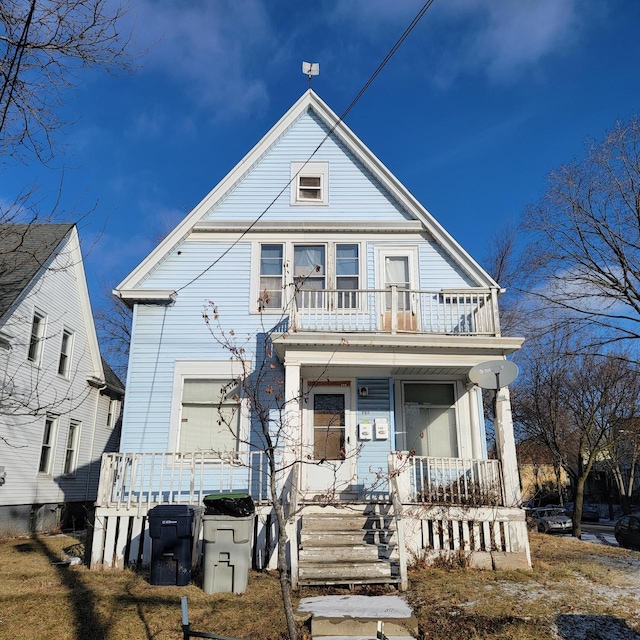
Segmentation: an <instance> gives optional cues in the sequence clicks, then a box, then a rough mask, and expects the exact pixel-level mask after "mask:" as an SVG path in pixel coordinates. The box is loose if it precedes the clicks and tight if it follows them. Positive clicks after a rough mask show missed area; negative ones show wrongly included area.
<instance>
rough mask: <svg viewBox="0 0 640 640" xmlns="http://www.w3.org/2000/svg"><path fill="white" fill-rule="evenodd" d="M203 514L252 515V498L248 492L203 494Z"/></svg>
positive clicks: (240, 516) (238, 516) (239, 516)
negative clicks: (204, 509)
mask: <svg viewBox="0 0 640 640" xmlns="http://www.w3.org/2000/svg"><path fill="white" fill-rule="evenodd" d="M203 502H204V504H205V506H206V511H205V515H208V516H217V515H221V516H232V517H235V518H242V517H244V516H250V515H253V514H254V513H255V511H256V509H255V506H254V504H253V500H252V499H251V496H250V495H249V494H248V493H239V492H238V493H211V494H209V495H208V496H205V497H204V499H203Z"/></svg>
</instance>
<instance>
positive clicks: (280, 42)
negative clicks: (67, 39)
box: [0, 0, 640, 306]
mask: <svg viewBox="0 0 640 640" xmlns="http://www.w3.org/2000/svg"><path fill="white" fill-rule="evenodd" d="M129 4H130V7H131V9H130V13H129V20H130V21H131V24H132V25H133V29H134V37H135V39H136V44H135V45H134V46H135V48H137V50H139V51H142V50H145V49H147V52H146V53H145V54H144V55H141V56H140V58H139V60H138V62H139V68H138V70H137V71H136V73H135V74H133V75H123V74H120V75H112V76H110V75H107V74H106V73H103V72H87V73H85V74H83V76H82V77H81V78H80V80H81V81H80V83H79V84H78V86H77V87H75V88H74V89H72V90H70V91H69V92H68V93H67V94H66V98H67V105H66V107H65V110H64V113H63V116H65V117H66V118H68V119H69V120H70V121H73V124H72V125H70V126H68V127H67V128H66V129H65V131H64V135H62V136H61V138H60V142H61V144H62V145H64V153H63V154H59V155H58V156H57V158H56V160H55V161H54V162H53V163H52V164H51V166H50V167H42V166H40V165H36V164H34V163H32V164H30V165H28V166H18V167H8V168H6V169H4V170H3V171H2V172H1V173H0V198H2V199H3V200H7V201H10V200H11V198H12V197H13V196H14V195H15V193H16V192H17V191H18V190H19V189H20V188H21V187H22V186H24V185H25V184H27V183H37V184H39V185H41V187H40V191H39V200H40V205H41V208H43V209H46V207H47V206H50V205H51V203H53V201H54V199H55V198H56V197H57V187H58V185H59V183H60V181H61V179H62V176H63V175H64V183H63V192H62V194H63V195H62V205H63V207H64V208H66V209H67V210H69V211H72V212H73V211H77V212H79V213H80V212H84V211H86V210H88V209H91V208H92V207H93V206H94V205H95V209H94V210H93V211H92V212H91V213H90V215H88V216H87V217H86V218H85V219H83V220H82V222H81V224H80V234H81V237H82V239H83V246H84V249H85V252H88V255H87V258H86V263H85V267H86V270H87V275H88V279H89V286H90V290H91V294H92V298H93V302H94V306H99V304H100V300H99V297H100V289H101V286H102V284H103V283H104V284H106V285H107V286H109V287H112V286H114V285H116V284H117V283H118V282H120V280H122V279H123V278H124V277H125V276H126V275H127V274H128V273H129V272H130V271H131V270H132V269H133V268H134V267H135V266H136V265H137V264H138V263H139V262H140V261H141V260H142V259H143V258H144V257H145V256H146V255H147V253H148V252H149V251H150V250H151V249H152V248H153V247H154V246H155V242H156V238H157V237H158V235H159V234H160V233H162V232H163V230H164V231H166V230H167V229H169V228H172V227H173V226H174V225H175V224H176V223H177V222H178V221H179V220H181V219H182V218H183V217H184V216H185V215H186V214H187V213H188V212H189V211H190V210H191V208H192V207H193V206H195V205H196V204H197V203H198V202H199V201H200V200H201V199H202V198H203V197H204V196H205V195H206V194H207V193H208V192H209V191H210V190H211V188H213V186H215V184H216V183H217V182H218V181H219V180H220V179H221V178H223V177H224V175H225V174H226V173H227V172H228V171H229V170H230V169H231V168H232V167H233V166H234V165H235V164H236V163H237V162H238V161H239V160H240V159H241V158H242V157H243V156H244V155H245V153H247V152H248V151H249V150H250V149H251V147H252V146H253V145H254V144H255V143H256V142H257V141H258V140H259V139H260V138H261V137H262V135H264V133H266V131H268V129H269V128H270V127H271V126H272V125H273V124H274V123H275V122H276V121H277V120H278V119H279V118H280V116H281V115H282V114H283V113H284V112H285V111H286V110H287V109H288V108H289V107H290V106H291V105H292V104H293V102H295V100H296V99H297V98H298V97H299V96H300V95H301V94H302V93H303V92H304V91H305V90H306V88H307V79H306V77H305V76H304V75H303V74H302V73H301V63H302V61H303V60H307V61H312V62H319V63H320V76H319V77H318V78H315V79H314V84H313V86H314V89H315V90H316V91H317V92H318V94H319V95H320V96H321V97H322V98H323V99H324V100H325V101H326V102H327V103H328V104H329V106H330V107H332V108H333V109H334V111H336V112H337V113H338V114H340V113H342V111H343V110H344V109H345V108H346V107H347V106H348V105H349V103H350V102H351V100H352V99H353V98H354V97H355V95H356V94H357V93H358V91H359V90H360V88H361V87H362V85H363V84H364V83H365V82H366V80H367V79H368V78H369V76H370V75H371V73H372V72H373V71H374V70H375V68H376V67H377V66H378V64H379V63H380V61H381V60H382V59H383V58H384V56H385V55H386V53H387V52H388V51H389V49H390V48H391V47H392V45H393V44H394V43H395V41H396V39H397V38H398V37H399V36H400V34H401V33H402V32H403V30H404V29H405V27H406V26H407V25H408V24H409V22H410V21H411V19H412V18H413V17H414V15H415V14H416V13H417V12H418V10H419V9H420V7H421V6H422V0H316V1H314V2H299V1H295V0H208V1H207V0H173V1H169V0H130V1H129ZM639 26H640V2H635V1H629V0H517V1H513V0H435V2H434V4H433V5H432V7H431V8H430V9H429V11H427V13H426V14H425V16H424V17H423V19H422V21H421V22H420V23H419V25H418V26H417V27H416V28H415V29H414V31H413V32H412V34H411V35H410V36H409V38H408V39H407V40H406V41H405V43H404V44H403V45H402V47H401V48H400V49H399V50H398V52H397V53H396V55H395V56H394V57H393V58H392V60H391V62H390V63H389V64H388V65H387V66H386V68H385V69H384V70H383V72H382V73H381V75H380V76H379V77H378V78H377V80H376V81H375V82H374V84H373V85H372V86H371V87H370V88H369V90H368V91H367V92H366V93H365V94H364V96H363V97H362V98H361V100H360V101H359V102H358V104H357V105H356V106H355V108H354V109H353V110H352V111H351V113H350V114H349V116H348V117H347V119H346V123H347V124H348V126H349V127H350V128H351V129H352V130H353V131H354V132H355V133H356V134H357V135H358V136H359V137H360V138H361V139H362V140H363V142H364V143H365V144H366V145H367V146H369V148H370V149H371V150H372V151H373V152H374V153H375V154H376V155H377V156H378V157H379V158H380V160H382V162H383V163H385V164H386V166H387V167H388V168H389V169H390V170H391V171H392V172H393V173H394V174H395V175H396V176H397V177H398V178H399V179H400V180H401V181H402V182H403V183H404V184H405V185H406V186H407V188H408V189H409V190H410V191H411V192H412V193H413V194H414V195H415V196H416V197H417V198H418V199H419V200H420V201H421V202H422V203H423V205H424V206H425V207H426V208H427V209H428V210H429V211H430V212H431V213H432V214H433V215H434V216H435V217H436V218H437V219H438V220H439V221H440V222H441V223H442V224H443V225H444V226H445V228H446V229H447V230H448V231H449V232H450V233H451V234H452V235H453V236H454V237H455V238H456V240H458V241H459V242H460V243H461V244H462V245H463V246H464V247H465V248H466V249H467V250H468V251H469V252H470V253H471V254H472V255H473V256H474V257H475V258H476V259H478V260H479V261H480V262H481V263H482V260H483V257H484V256H485V255H486V254H487V250H488V246H489V243H490V242H491V238H492V237H493V236H494V235H495V234H496V233H497V232H498V231H499V229H500V228H501V227H502V226H503V225H504V224H506V223H508V222H515V221H517V220H518V218H519V215H520V213H521V211H522V210H523V208H524V207H525V205H526V204H527V203H529V202H532V201H535V200H537V199H538V198H539V196H540V195H541V193H542V192H543V190H544V188H545V179H546V175H547V174H548V173H549V172H550V171H551V170H553V169H554V168H556V167H558V166H559V165H560V164H562V163H563V162H567V161H570V160H571V159H572V158H574V157H576V156H579V155H580V154H581V153H582V151H583V148H584V142H585V140H586V139H587V138H589V137H590V138H595V139H598V138H600V137H601V136H602V135H603V133H604V132H605V131H606V130H607V129H608V128H610V127H611V126H612V125H613V123H614V122H615V120H616V119H617V118H624V117H627V116H629V115H631V114H633V113H637V112H638V111H640V108H639V98H640V81H639V80H640V78H639V75H640V55H639V53H640V51H639V50H640V38H639V37H638V28H639ZM60 150H61V151H62V149H60ZM89 249H90V251H89Z"/></svg>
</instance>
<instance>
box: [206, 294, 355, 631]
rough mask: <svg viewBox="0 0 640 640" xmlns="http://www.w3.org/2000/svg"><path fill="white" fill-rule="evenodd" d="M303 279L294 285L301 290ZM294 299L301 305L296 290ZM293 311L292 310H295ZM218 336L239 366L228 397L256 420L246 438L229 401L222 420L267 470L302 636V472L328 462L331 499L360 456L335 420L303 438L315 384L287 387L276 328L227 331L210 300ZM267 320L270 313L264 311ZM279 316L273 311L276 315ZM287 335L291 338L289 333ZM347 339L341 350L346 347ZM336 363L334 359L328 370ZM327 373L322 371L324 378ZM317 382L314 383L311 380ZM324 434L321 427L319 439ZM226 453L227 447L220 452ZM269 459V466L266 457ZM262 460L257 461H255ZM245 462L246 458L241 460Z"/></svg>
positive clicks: (288, 603)
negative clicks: (293, 566) (294, 534)
mask: <svg viewBox="0 0 640 640" xmlns="http://www.w3.org/2000/svg"><path fill="white" fill-rule="evenodd" d="M300 286H301V283H300V282H297V283H296V284H295V285H294V288H295V289H296V293H297V292H298V288H299V287H300ZM268 304H269V295H268V293H267V292H266V291H265V292H263V294H262V296H261V298H260V300H259V301H258V308H259V310H260V311H263V310H264V308H265V307H266V306H267V305H268ZM291 304H295V293H294V294H293V296H292V302H291ZM289 310H290V309H289ZM288 314H289V311H288V310H286V309H285V310H284V311H283V313H282V316H280V317H279V320H278V319H276V320H275V322H273V323H270V325H271V324H273V326H275V327H276V330H277V331H278V332H280V333H283V332H282V327H283V326H284V322H285V319H286V316H288ZM203 317H204V320H205V322H206V323H207V325H208V327H209V330H210V331H211V335H212V336H213V338H214V340H215V341H216V342H217V343H218V344H219V345H220V346H221V347H222V348H223V349H224V350H225V351H226V352H228V353H229V355H230V356H231V358H232V360H233V361H234V362H235V363H236V364H237V365H238V366H239V368H240V373H239V375H238V376H237V377H236V378H235V379H234V380H233V381H231V382H230V383H229V384H228V385H226V386H225V387H224V388H223V389H222V394H221V395H222V399H224V398H225V397H228V395H229V394H231V395H232V397H233V398H234V399H236V400H238V401H240V400H242V401H244V403H245V404H244V407H243V409H240V411H245V412H246V415H245V417H246V419H247V421H248V422H249V423H250V425H251V426H250V429H249V433H248V434H246V435H245V436H244V437H243V435H242V433H241V429H240V427H239V425H238V421H237V419H236V416H235V415H234V414H233V413H229V411H228V406H227V407H223V406H222V402H223V400H222V399H221V404H220V405H219V419H218V424H219V425H220V426H222V427H224V428H226V429H228V430H230V431H231V433H232V435H233V437H234V439H235V440H236V441H237V442H240V443H242V444H243V445H244V446H245V447H246V448H247V450H248V451H249V454H250V456H249V460H248V463H247V464H248V465H249V467H250V469H251V471H252V472H253V473H254V474H256V473H258V474H263V476H264V480H265V481H266V484H267V491H268V496H269V500H270V503H271V505H272V507H273V511H274V514H275V518H276V523H277V528H278V536H277V569H278V575H279V580H280V589H281V592H282V599H283V605H284V612H285V617H286V620H287V629H288V633H289V637H290V638H291V639H292V640H295V639H296V638H297V637H298V632H297V628H296V621H295V617H294V609H293V603H292V599H291V589H292V586H291V579H290V576H289V565H288V562H287V546H288V543H289V534H288V526H287V525H288V523H289V522H290V521H291V519H292V518H293V516H295V515H296V514H297V513H298V495H297V492H298V482H297V478H298V474H299V472H300V467H301V465H323V466H324V467H325V468H329V469H330V470H331V471H332V473H333V481H332V482H331V481H330V482H329V483H328V486H327V488H326V494H325V496H324V499H325V500H326V501H327V502H330V501H331V500H332V499H333V498H334V497H335V493H336V492H337V491H338V489H339V486H338V483H337V480H336V474H337V472H338V469H339V467H340V466H341V465H342V464H346V463H347V462H348V460H349V459H350V458H351V457H353V456H355V455H357V453H358V452H357V450H356V451H352V452H347V451H346V448H345V447H346V444H345V442H344V438H343V439H342V440H341V439H340V436H339V435H338V432H339V429H337V428H333V427H338V426H339V425H338V424H336V423H335V420H334V419H330V420H329V422H328V424H327V425H326V432H325V436H324V440H323V441H322V442H318V441H316V442H315V443H314V444H313V445H308V446H306V445H305V444H304V443H303V442H302V441H301V434H300V428H301V425H300V423H299V419H298V416H299V414H300V411H301V409H302V407H303V406H304V404H305V403H306V402H307V400H308V395H309V392H310V389H307V390H306V391H303V392H300V393H294V394H291V393H290V392H289V393H288V392H287V390H286V389H285V381H284V376H283V372H282V369H281V365H280V363H279V361H278V358H277V355H276V353H275V350H274V346H273V343H272V337H271V334H272V332H273V331H274V329H270V330H269V329H266V328H265V327H264V326H263V327H262V329H261V330H260V331H258V332H256V333H251V334H249V335H247V336H243V337H239V336H238V335H236V333H235V332H234V331H233V330H225V329H224V328H223V326H222V323H221V320H220V312H219V310H218V307H217V306H216V304H215V303H214V302H210V303H209V305H208V307H207V308H206V309H205V310H204V312H203ZM261 318H262V319H263V320H264V316H261ZM271 318H273V316H270V319H271ZM283 335H284V336H285V337H286V335H287V332H286V331H285V332H284V333H283ZM346 347H348V344H347V343H346V342H344V341H343V342H342V343H341V344H340V345H339V346H338V347H337V348H336V349H341V348H346ZM330 363H331V359H330V358H329V359H328V360H327V362H326V363H325V370H326V367H328V366H329V365H330ZM322 375H323V374H320V376H319V378H321V377H322ZM309 386H310V387H312V386H313V383H311V384H310V385H309ZM317 436H318V433H317V430H316V438H317ZM218 453H220V455H224V454H223V453H222V452H218ZM262 460H265V461H266V467H265V466H263V465H262V464H261V461H262ZM255 461H257V462H255ZM238 463H239V464H241V463H242V461H241V460H238Z"/></svg>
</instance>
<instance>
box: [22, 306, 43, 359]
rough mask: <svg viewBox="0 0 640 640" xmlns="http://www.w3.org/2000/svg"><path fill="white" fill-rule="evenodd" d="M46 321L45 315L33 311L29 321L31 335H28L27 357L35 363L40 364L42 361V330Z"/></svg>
mask: <svg viewBox="0 0 640 640" xmlns="http://www.w3.org/2000/svg"><path fill="white" fill-rule="evenodd" d="M46 322H47V317H46V316H45V315H44V314H43V313H40V312H39V311H35V312H34V313H33V320H32V321H31V335H30V337H29V353H28V355H27V358H28V359H29V361H30V362H33V363H34V364H36V365H40V362H41V361H42V345H43V343H44V330H45V325H46Z"/></svg>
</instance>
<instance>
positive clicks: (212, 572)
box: [202, 493, 255, 593]
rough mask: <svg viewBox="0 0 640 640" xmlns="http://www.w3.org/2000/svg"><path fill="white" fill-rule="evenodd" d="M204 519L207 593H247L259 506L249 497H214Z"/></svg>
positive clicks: (219, 495) (207, 500)
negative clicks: (255, 520) (255, 521)
mask: <svg viewBox="0 0 640 640" xmlns="http://www.w3.org/2000/svg"><path fill="white" fill-rule="evenodd" d="M204 503H205V515H204V516H203V517H202V540H203V544H204V578H203V584H202V588H203V590H204V592H205V593H218V592H228V593H244V592H245V591H246V590H247V584H248V582H249V569H250V568H251V550H252V547H253V528H254V519H255V515H254V514H255V507H254V505H253V501H252V500H251V497H250V496H248V495H247V494H246V493H245V494H212V495H209V496H207V497H206V498H205V499H204Z"/></svg>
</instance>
